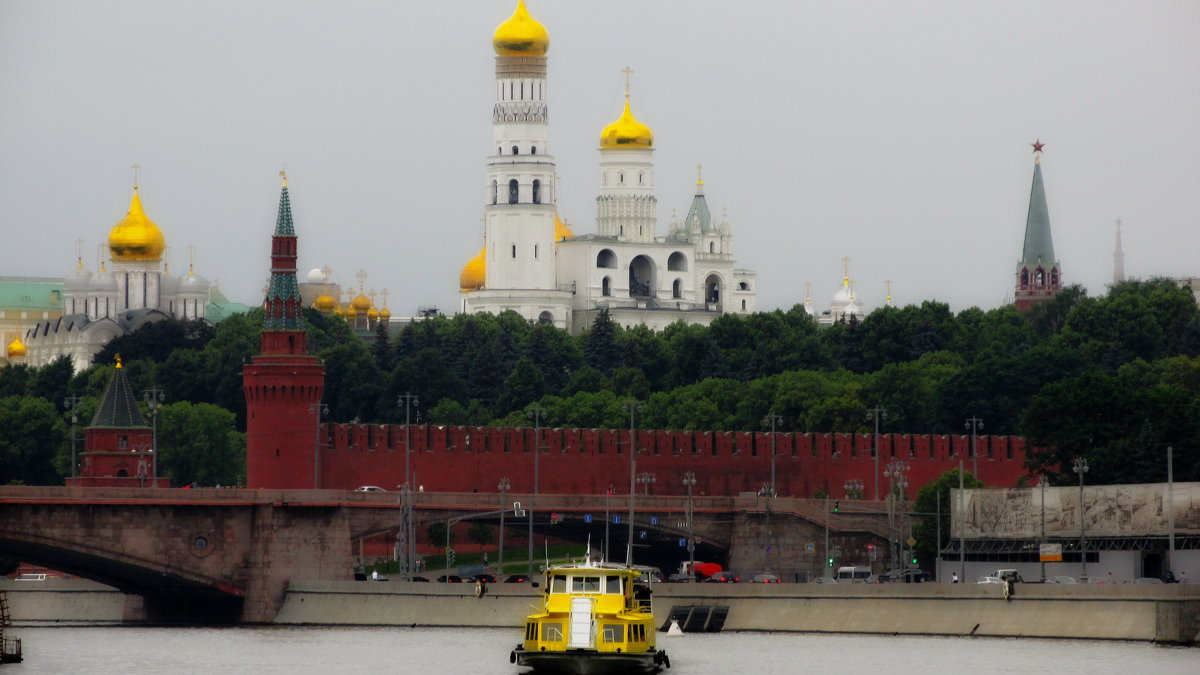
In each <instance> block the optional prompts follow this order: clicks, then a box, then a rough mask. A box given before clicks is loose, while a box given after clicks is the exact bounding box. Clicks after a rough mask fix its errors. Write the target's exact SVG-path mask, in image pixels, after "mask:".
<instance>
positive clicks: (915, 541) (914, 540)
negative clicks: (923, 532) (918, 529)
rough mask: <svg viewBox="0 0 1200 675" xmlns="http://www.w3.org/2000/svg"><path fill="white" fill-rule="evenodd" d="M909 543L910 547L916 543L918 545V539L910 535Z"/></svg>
mask: <svg viewBox="0 0 1200 675" xmlns="http://www.w3.org/2000/svg"><path fill="white" fill-rule="evenodd" d="M908 545H909V546H910V547H911V546H916V545H917V540H916V539H913V538H912V537H909V538H908Z"/></svg>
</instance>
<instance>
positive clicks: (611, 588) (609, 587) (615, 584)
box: [604, 574, 621, 595]
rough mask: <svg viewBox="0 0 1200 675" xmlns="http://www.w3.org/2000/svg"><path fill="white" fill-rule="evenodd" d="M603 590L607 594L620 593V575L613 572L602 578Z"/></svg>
mask: <svg viewBox="0 0 1200 675" xmlns="http://www.w3.org/2000/svg"><path fill="white" fill-rule="evenodd" d="M604 592H605V593H607V594H609V595H620V594H621V577H619V576H616V575H615V574H613V575H609V576H607V577H605V578H604Z"/></svg>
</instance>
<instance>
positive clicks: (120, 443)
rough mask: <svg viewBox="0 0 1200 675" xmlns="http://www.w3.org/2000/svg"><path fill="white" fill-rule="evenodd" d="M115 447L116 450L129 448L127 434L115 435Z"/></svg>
mask: <svg viewBox="0 0 1200 675" xmlns="http://www.w3.org/2000/svg"><path fill="white" fill-rule="evenodd" d="M117 449H118V450H128V449H129V437H128V436H117Z"/></svg>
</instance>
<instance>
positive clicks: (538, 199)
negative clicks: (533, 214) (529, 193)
mask: <svg viewBox="0 0 1200 675" xmlns="http://www.w3.org/2000/svg"><path fill="white" fill-rule="evenodd" d="M533 203H534V204H541V203H542V181H540V180H535V181H533Z"/></svg>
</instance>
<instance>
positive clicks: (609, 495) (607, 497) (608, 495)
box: [604, 485, 614, 562]
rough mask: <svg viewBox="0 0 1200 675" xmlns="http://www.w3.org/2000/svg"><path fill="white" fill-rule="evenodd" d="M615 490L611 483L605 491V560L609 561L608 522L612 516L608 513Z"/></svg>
mask: <svg viewBox="0 0 1200 675" xmlns="http://www.w3.org/2000/svg"><path fill="white" fill-rule="evenodd" d="M613 491H614V488H613V486H612V485H609V486H608V491H606V492H605V493H604V562H608V524H609V523H610V522H612V517H611V516H609V515H608V504H609V500H610V499H612V495H613Z"/></svg>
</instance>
